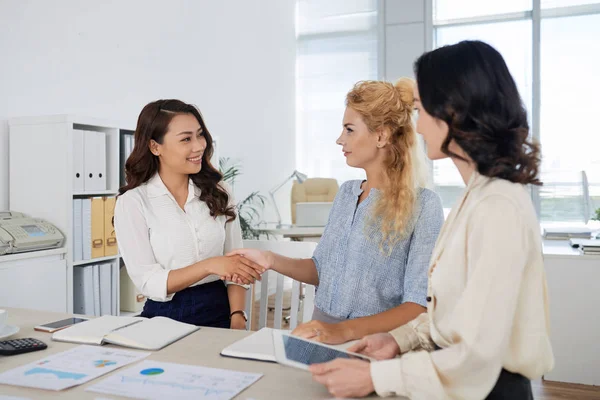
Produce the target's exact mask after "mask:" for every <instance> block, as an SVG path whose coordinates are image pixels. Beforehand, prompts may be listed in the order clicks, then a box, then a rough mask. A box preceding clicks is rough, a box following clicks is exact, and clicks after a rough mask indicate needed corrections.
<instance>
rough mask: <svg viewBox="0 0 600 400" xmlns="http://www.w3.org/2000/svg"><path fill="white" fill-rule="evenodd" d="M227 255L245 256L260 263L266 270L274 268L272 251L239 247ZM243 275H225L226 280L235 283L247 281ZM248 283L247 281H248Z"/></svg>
mask: <svg viewBox="0 0 600 400" xmlns="http://www.w3.org/2000/svg"><path fill="white" fill-rule="evenodd" d="M225 256H226V257H244V258H245V259H247V260H250V261H252V262H254V263H256V264H259V265H260V266H261V267H262V268H263V269H264V270H263V272H264V271H266V270H268V269H271V268H273V263H274V257H273V253H271V252H270V251H262V250H257V249H237V250H233V251H231V252H229V253H227V254H226V255H225ZM241 278H242V277H241V276H238V275H237V274H232V275H226V276H224V279H225V280H228V281H232V282H235V283H246V282H243V281H242V279H241ZM246 284H247V283H246Z"/></svg>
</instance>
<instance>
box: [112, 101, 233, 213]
mask: <svg viewBox="0 0 600 400" xmlns="http://www.w3.org/2000/svg"><path fill="white" fill-rule="evenodd" d="M178 114H191V115H193V116H194V117H196V119H197V120H198V123H199V124H200V126H201V127H202V132H203V135H204V137H205V138H206V149H205V150H204V155H203V156H202V169H201V170H200V172H198V173H197V174H193V175H190V178H191V179H192V182H194V184H195V185H196V186H197V187H198V188H200V190H201V192H200V200H201V201H203V202H205V203H206V205H207V206H208V208H209V210H210V215H211V216H213V217H215V218H216V217H218V216H219V215H225V216H227V221H233V220H234V219H235V217H236V215H235V211H234V208H233V207H232V206H230V205H229V195H228V194H227V191H225V190H224V189H223V188H222V187H221V186H220V185H219V182H221V180H222V179H223V175H222V174H221V173H220V172H219V171H218V170H217V169H216V168H215V167H213V165H212V164H211V162H210V158H211V156H212V155H213V151H214V147H213V140H212V137H211V136H210V133H209V131H208V129H207V128H206V125H205V124H204V119H203V118H202V115H201V114H200V111H199V110H198V109H197V108H196V107H195V106H193V105H191V104H186V103H184V102H182V101H180V100H173V99H169V100H157V101H154V102H152V103H149V104H147V105H146V106H145V107H144V109H143V110H142V112H141V113H140V116H139V117H138V121H137V127H136V128H135V135H134V147H133V151H132V152H131V155H130V156H129V158H127V161H126V162H125V181H126V182H127V183H126V185H125V186H123V187H121V188H120V189H119V195H122V194H124V193H126V192H127V191H128V190H131V189H135V188H136V187H138V186H140V185H141V184H143V183H145V182H148V180H149V179H150V178H152V177H153V176H154V174H156V173H157V172H158V166H159V163H160V161H159V159H158V157H157V156H155V155H154V154H152V152H151V151H150V140H154V141H155V142H157V143H159V144H162V143H163V139H164V137H165V134H166V133H167V130H168V128H169V124H170V123H171V120H172V119H173V117H175V116H176V115H178Z"/></svg>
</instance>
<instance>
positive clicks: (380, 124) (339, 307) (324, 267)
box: [230, 79, 443, 344]
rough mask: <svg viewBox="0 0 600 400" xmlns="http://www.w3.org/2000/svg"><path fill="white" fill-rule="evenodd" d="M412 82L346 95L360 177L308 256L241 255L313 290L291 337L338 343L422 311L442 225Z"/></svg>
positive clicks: (352, 162)
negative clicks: (309, 309) (308, 311)
mask: <svg viewBox="0 0 600 400" xmlns="http://www.w3.org/2000/svg"><path fill="white" fill-rule="evenodd" d="M413 86H414V85H413V83H412V81H411V80H409V79H402V80H400V81H398V83H397V84H396V85H393V84H391V83H387V82H378V81H364V82H359V83H357V84H356V85H355V86H354V88H353V89H352V90H351V91H350V92H349V93H348V95H347V96H346V111H345V113H344V119H343V123H342V125H343V129H342V133H341V135H340V136H339V138H338V139H337V141H336V143H337V144H338V145H340V146H341V147H342V151H343V153H344V157H346V162H347V164H348V165H349V166H351V167H354V168H361V169H364V170H365V172H366V176H367V179H366V180H364V181H361V180H354V181H348V182H345V183H344V184H343V185H342V186H341V187H340V190H339V193H338V194H337V196H336V198H335V201H334V204H333V208H332V210H331V213H330V215H329V221H328V223H327V226H326V227H325V231H324V233H323V236H322V238H321V240H320V242H319V245H318V246H317V249H316V250H315V253H314V255H313V257H312V258H309V259H291V258H287V257H283V256H281V255H279V254H274V253H272V252H265V251H259V250H255V249H240V250H237V251H234V252H232V253H230V255H234V254H235V255H243V256H244V257H247V258H249V259H250V260H252V261H254V262H256V263H257V264H260V265H262V266H263V267H265V268H267V269H269V268H271V269H273V270H275V271H277V272H279V273H281V274H284V275H286V276H289V277H291V278H293V279H295V280H299V281H302V282H306V283H309V284H312V285H315V286H318V289H317V293H316V298H315V309H314V312H313V321H310V322H308V323H306V324H304V325H301V326H299V327H298V328H296V330H295V331H294V332H293V333H294V334H296V335H299V336H302V337H305V338H312V339H315V340H319V341H321V342H324V343H330V344H336V343H344V342H347V341H349V340H353V339H359V338H362V337H363V336H364V335H367V334H371V333H376V332H387V331H388V330H390V329H393V328H396V327H398V326H400V325H403V324H405V323H407V322H408V321H410V320H412V319H413V318H415V317H416V316H418V315H419V314H421V313H423V312H424V311H425V307H426V304H427V303H426V297H427V266H428V263H429V258H430V256H431V252H432V249H433V246H434V244H435V241H436V239H437V236H438V233H439V231H440V228H441V226H442V223H443V212H442V205H441V202H440V199H439V197H438V196H437V195H436V194H435V193H434V192H432V191H431V190H428V189H425V188H424V186H425V185H426V181H427V175H426V168H424V165H425V164H424V153H423V152H422V151H420V149H419V147H418V142H417V137H416V133H415V128H414V125H413V122H412V115H413V107H414V104H413V103H414V99H413Z"/></svg>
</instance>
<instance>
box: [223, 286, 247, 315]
mask: <svg viewBox="0 0 600 400" xmlns="http://www.w3.org/2000/svg"><path fill="white" fill-rule="evenodd" d="M227 295H228V296H229V308H230V309H231V312H234V311H239V310H242V311H244V310H245V309H246V288H244V287H243V286H238V285H235V284H233V283H232V284H229V285H228V286H227Z"/></svg>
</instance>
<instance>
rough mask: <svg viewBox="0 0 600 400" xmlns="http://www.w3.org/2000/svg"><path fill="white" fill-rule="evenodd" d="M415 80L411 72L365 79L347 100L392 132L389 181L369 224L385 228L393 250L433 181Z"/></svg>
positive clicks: (374, 127) (385, 242) (370, 122)
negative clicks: (418, 119)
mask: <svg viewBox="0 0 600 400" xmlns="http://www.w3.org/2000/svg"><path fill="white" fill-rule="evenodd" d="M414 86H415V82H414V81H413V80H412V79H410V78H401V79H400V80H398V81H397V82H396V84H395V85H394V84H392V83H389V82H382V81H361V82H358V83H357V84H356V85H355V86H354V88H352V90H350V92H348V94H347V95H346V106H347V107H350V108H352V109H353V110H355V111H356V112H358V113H359V114H360V116H361V117H362V119H363V121H364V122H365V124H366V125H367V127H368V129H369V131H370V132H371V133H374V132H377V131H381V130H387V132H388V133H389V137H388V143H386V148H387V149H388V152H387V156H386V158H385V161H384V163H385V174H384V175H385V180H384V186H383V187H382V188H381V196H379V198H378V200H377V203H376V204H375V207H374V209H373V212H372V214H371V216H370V217H369V221H368V223H367V230H372V229H376V230H381V233H382V235H383V236H382V243H380V248H381V249H382V250H384V251H387V252H388V253H389V252H390V251H391V249H392V247H393V246H394V245H395V244H396V243H397V242H398V241H400V240H402V239H404V238H405V237H406V235H407V233H408V232H410V230H411V228H412V224H413V223H414V218H413V212H414V210H415V208H416V206H417V199H418V191H419V190H420V188H422V187H426V186H427V184H428V175H429V171H428V167H427V163H426V161H425V153H424V151H423V149H422V146H421V145H420V141H419V140H418V138H417V133H416V130H415V125H414V122H413V110H414V94H413V89H414ZM373 233H374V232H373ZM373 236H374V235H372V234H369V237H373Z"/></svg>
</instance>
